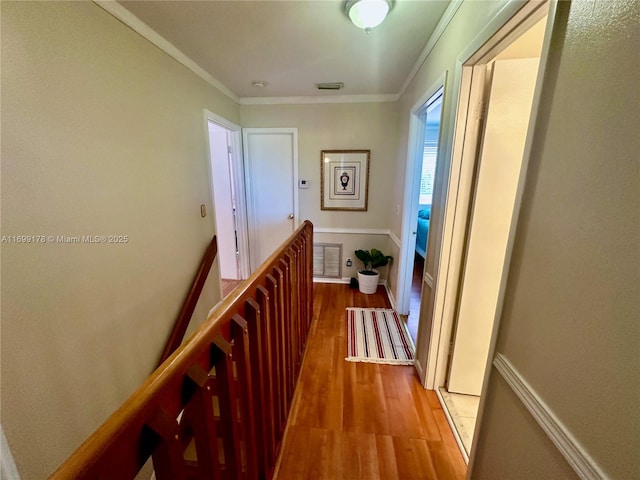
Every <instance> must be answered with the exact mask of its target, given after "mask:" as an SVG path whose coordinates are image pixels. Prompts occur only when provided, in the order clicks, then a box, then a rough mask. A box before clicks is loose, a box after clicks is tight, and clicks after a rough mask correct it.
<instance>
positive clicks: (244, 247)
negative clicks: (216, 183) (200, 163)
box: [204, 109, 249, 279]
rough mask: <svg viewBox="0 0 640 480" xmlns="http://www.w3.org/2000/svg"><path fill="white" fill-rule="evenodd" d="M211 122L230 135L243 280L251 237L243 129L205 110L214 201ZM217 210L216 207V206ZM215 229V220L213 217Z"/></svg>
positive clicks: (208, 157)
mask: <svg viewBox="0 0 640 480" xmlns="http://www.w3.org/2000/svg"><path fill="white" fill-rule="evenodd" d="M209 122H213V123H215V124H217V125H220V126H221V127H223V128H225V129H227V130H228V131H229V133H230V143H231V161H232V163H233V187H234V189H235V192H236V234H237V238H238V252H239V254H240V258H239V270H240V272H239V273H240V277H241V278H243V279H244V278H248V277H249V241H248V238H249V235H248V231H247V197H246V192H245V188H244V165H243V161H242V160H243V154H242V137H241V132H242V128H241V127H240V126H239V125H236V124H235V123H233V122H230V121H229V120H227V119H226V118H224V117H221V116H219V115H216V114H215V113H213V112H211V111H209V110H206V109H205V110H204V125H205V132H206V138H207V142H206V143H207V165H208V169H209V188H210V190H211V198H212V199H213V176H212V171H211V145H210V143H209ZM214 209H215V206H214ZM212 222H213V225H214V229H215V219H214V217H213V215H212Z"/></svg>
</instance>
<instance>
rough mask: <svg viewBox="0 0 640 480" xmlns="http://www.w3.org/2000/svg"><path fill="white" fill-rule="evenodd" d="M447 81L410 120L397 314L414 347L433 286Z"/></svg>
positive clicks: (423, 101) (430, 92)
mask: <svg viewBox="0 0 640 480" xmlns="http://www.w3.org/2000/svg"><path fill="white" fill-rule="evenodd" d="M445 81H446V75H443V77H442V79H441V80H440V81H438V82H437V83H436V84H435V85H434V86H433V87H432V88H431V89H429V90H428V91H427V93H426V94H425V95H424V96H423V98H422V99H421V100H420V101H418V102H417V103H416V105H415V106H414V108H412V109H411V117H410V123H411V133H410V139H409V143H410V147H411V148H410V149H409V152H410V154H409V159H408V163H407V173H408V175H407V178H406V185H407V188H406V195H405V209H404V211H405V212H407V214H406V215H405V217H404V219H403V238H406V239H407V240H406V241H404V242H402V250H401V265H400V271H401V274H400V288H399V290H398V291H399V302H398V310H399V311H400V312H401V313H404V315H403V318H404V319H405V321H406V323H407V329H408V330H409V334H410V335H411V339H412V340H413V343H414V345H417V342H418V335H419V333H418V325H419V318H420V304H421V298H422V286H423V283H424V282H427V283H428V284H430V282H431V278H430V277H429V276H428V275H425V265H426V257H427V247H428V245H427V240H428V236H429V223H430V218H431V202H432V197H433V187H434V179H435V170H436V165H437V156H438V145H439V141H440V130H441V129H440V125H441V123H442V104H443V99H444V83H445Z"/></svg>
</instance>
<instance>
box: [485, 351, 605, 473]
mask: <svg viewBox="0 0 640 480" xmlns="http://www.w3.org/2000/svg"><path fill="white" fill-rule="evenodd" d="M493 366H494V367H495V368H496V370H497V371H498V372H499V373H500V375H502V377H503V378H504V380H505V381H506V382H507V384H508V385H509V386H510V387H511V389H512V390H513V392H514V393H515V394H516V396H517V397H518V398H519V399H520V400H521V401H522V403H523V404H524V406H525V407H526V408H527V410H528V411H529V413H531V416H533V418H534V419H535V420H536V422H538V424H539V425H540V428H542V430H544V432H545V433H546V434H547V436H548V437H549V439H551V441H552V442H553V444H554V445H555V446H556V447H557V448H558V450H559V451H560V453H562V456H563V457H564V458H565V459H566V460H567V462H568V463H569V465H571V468H573V470H574V471H575V472H576V474H577V475H578V476H579V477H580V478H583V479H587V480H591V479H593V480H597V479H607V478H609V477H608V476H607V475H606V474H605V473H604V472H603V471H602V469H601V468H600V466H599V465H598V464H597V463H596V462H595V460H594V459H593V458H592V457H591V456H590V455H589V452H587V450H585V448H584V447H583V446H582V445H581V444H580V443H579V442H578V440H577V439H576V438H575V437H574V436H573V434H572V433H571V431H570V430H569V429H568V428H567V427H566V426H565V425H564V424H563V423H562V422H561V421H560V419H559V418H558V417H556V415H555V414H554V413H553V411H552V410H551V409H550V408H549V406H548V405H547V404H546V403H544V401H543V400H542V399H541V398H540V396H539V395H538V393H537V392H536V391H535V390H534V389H533V388H532V387H531V385H529V384H528V383H527V381H526V380H525V379H524V377H523V376H522V375H521V374H520V372H518V370H516V369H515V367H514V366H513V365H512V364H511V362H509V360H508V359H507V358H506V357H505V356H504V355H502V354H501V353H497V354H496V356H495V358H494V359H493Z"/></svg>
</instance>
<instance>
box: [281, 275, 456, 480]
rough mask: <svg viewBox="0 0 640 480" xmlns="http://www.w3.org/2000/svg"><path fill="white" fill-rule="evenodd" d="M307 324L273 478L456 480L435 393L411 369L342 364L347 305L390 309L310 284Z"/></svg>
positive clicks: (381, 299) (345, 290) (369, 298)
mask: <svg viewBox="0 0 640 480" xmlns="http://www.w3.org/2000/svg"><path fill="white" fill-rule="evenodd" d="M314 298H315V301H314V310H313V316H314V320H313V324H312V327H311V333H310V336H309V341H308V345H307V351H306V354H305V359H304V362H303V365H302V370H301V373H300V380H299V383H298V386H297V388H296V392H295V397H294V402H293V407H292V410H291V415H290V417H289V422H288V425H287V432H286V435H285V439H284V442H283V446H282V450H281V455H280V462H279V466H278V467H277V468H276V475H275V478H276V479H278V480H294V479H295V480H298V479H326V480H358V479H361V480H374V479H381V480H393V479H403V480H404V479H438V480H448V479H462V478H464V476H465V473H466V465H465V463H464V460H463V458H462V455H461V454H460V451H459V450H458V447H457V445H456V442H455V440H454V438H453V435H452V433H451V430H450V428H449V425H448V423H447V420H446V418H445V416H444V413H443V411H442V409H441V408H440V404H439V402H438V399H437V398H436V395H435V393H434V392H432V391H427V390H424V389H423V388H422V386H421V385H420V384H419V382H418V378H417V376H416V374H415V371H414V368H413V367H412V366H396V365H379V364H373V363H353V362H347V361H345V356H346V338H345V337H346V328H345V311H344V310H345V308H346V307H348V306H359V307H380V308H390V304H389V301H388V299H387V297H386V294H385V292H384V288H383V287H379V289H378V292H377V293H376V294H374V295H365V294H361V293H359V292H358V291H357V290H351V289H350V288H349V287H348V286H347V285H338V284H315V285H314Z"/></svg>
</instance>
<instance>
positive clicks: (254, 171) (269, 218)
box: [243, 128, 298, 272]
mask: <svg viewBox="0 0 640 480" xmlns="http://www.w3.org/2000/svg"><path fill="white" fill-rule="evenodd" d="M243 140H244V162H245V179H246V191H247V216H248V226H249V262H250V265H251V271H252V272H253V271H255V270H256V269H257V268H258V267H259V266H260V265H261V264H262V263H264V261H265V260H266V259H267V258H269V256H270V255H271V254H272V253H273V252H274V251H275V250H276V249H277V248H278V247H279V246H280V245H281V244H282V243H283V242H284V241H285V240H286V239H287V238H288V237H289V236H290V235H291V234H292V233H293V231H294V230H295V228H296V227H297V225H298V195H297V183H298V130H297V129H296V128H246V129H243Z"/></svg>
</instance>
